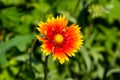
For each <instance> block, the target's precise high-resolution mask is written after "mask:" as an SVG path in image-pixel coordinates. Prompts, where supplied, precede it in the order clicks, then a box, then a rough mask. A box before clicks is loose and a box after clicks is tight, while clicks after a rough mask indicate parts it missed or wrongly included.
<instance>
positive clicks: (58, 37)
mask: <svg viewBox="0 0 120 80" xmlns="http://www.w3.org/2000/svg"><path fill="white" fill-rule="evenodd" d="M63 40H64V37H63V35H61V34H56V35H55V36H54V41H55V43H61V42H63Z"/></svg>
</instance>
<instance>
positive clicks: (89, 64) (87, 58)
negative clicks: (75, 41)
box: [80, 47, 92, 72]
mask: <svg viewBox="0 0 120 80" xmlns="http://www.w3.org/2000/svg"><path fill="white" fill-rule="evenodd" d="M80 52H81V54H82V56H83V58H84V60H85V64H86V67H87V71H88V72H89V71H90V70H91V68H92V62H91V59H90V55H89V52H88V51H87V50H86V48H85V47H81V50H80Z"/></svg>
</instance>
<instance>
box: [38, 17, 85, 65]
mask: <svg viewBox="0 0 120 80" xmlns="http://www.w3.org/2000/svg"><path fill="white" fill-rule="evenodd" d="M67 24H68V19H66V17H65V16H59V17H58V16H57V18H54V17H52V18H51V19H50V18H48V19H47V22H40V23H39V24H38V26H39V27H38V28H37V30H38V31H39V32H40V34H41V35H37V39H38V40H39V41H42V42H43V44H42V45H41V48H42V51H43V52H44V53H46V55H49V54H50V53H51V54H52V55H53V57H54V59H58V60H59V62H60V63H61V64H63V63H64V61H65V60H67V61H69V58H68V57H71V56H74V55H75V52H77V50H78V49H80V47H81V45H82V41H83V40H82V35H81V34H80V27H79V26H78V25H75V24H72V25H70V26H67Z"/></svg>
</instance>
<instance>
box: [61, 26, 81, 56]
mask: <svg viewBox="0 0 120 80" xmlns="http://www.w3.org/2000/svg"><path fill="white" fill-rule="evenodd" d="M79 29H80V28H79V27H78V26H75V25H71V26H70V27H68V28H67V29H66V31H65V33H64V36H65V39H66V43H65V44H64V46H63V47H64V51H65V53H66V54H67V55H68V56H74V52H76V51H77V49H79V48H80V47H81V45H82V39H81V38H82V36H81V35H80V33H79V32H80V30H79Z"/></svg>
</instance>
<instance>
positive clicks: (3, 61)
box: [0, 53, 7, 67]
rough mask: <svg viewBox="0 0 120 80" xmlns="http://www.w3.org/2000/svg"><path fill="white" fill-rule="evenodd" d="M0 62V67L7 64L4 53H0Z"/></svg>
mask: <svg viewBox="0 0 120 80" xmlns="http://www.w3.org/2000/svg"><path fill="white" fill-rule="evenodd" d="M0 64H1V67H5V66H6V65H7V59H6V57H5V54H4V53H2V54H0Z"/></svg>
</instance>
